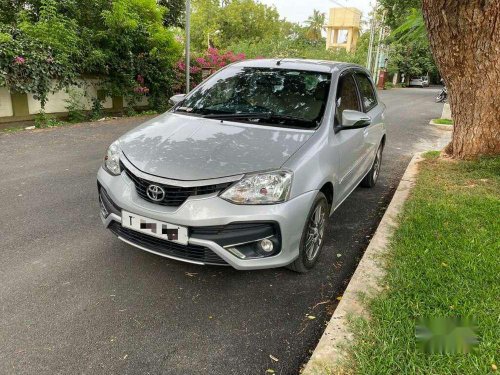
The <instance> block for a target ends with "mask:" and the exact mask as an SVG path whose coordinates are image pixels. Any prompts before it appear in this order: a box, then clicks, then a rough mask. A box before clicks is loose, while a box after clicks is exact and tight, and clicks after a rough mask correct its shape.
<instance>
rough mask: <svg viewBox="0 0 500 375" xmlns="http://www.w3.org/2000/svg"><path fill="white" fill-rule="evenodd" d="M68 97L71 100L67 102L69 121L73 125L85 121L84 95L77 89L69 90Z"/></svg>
mask: <svg viewBox="0 0 500 375" xmlns="http://www.w3.org/2000/svg"><path fill="white" fill-rule="evenodd" d="M68 95H69V98H68V99H66V100H65V102H66V103H67V104H66V106H65V108H66V110H67V111H68V121H69V122H73V123H74V122H82V121H85V117H86V116H85V105H84V102H83V100H84V95H83V94H82V93H81V92H80V91H77V90H75V89H68Z"/></svg>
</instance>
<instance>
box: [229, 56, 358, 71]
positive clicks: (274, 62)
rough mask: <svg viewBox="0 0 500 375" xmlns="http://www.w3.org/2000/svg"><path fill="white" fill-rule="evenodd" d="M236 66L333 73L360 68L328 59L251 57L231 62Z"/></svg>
mask: <svg viewBox="0 0 500 375" xmlns="http://www.w3.org/2000/svg"><path fill="white" fill-rule="evenodd" d="M232 66H237V67H252V68H276V69H295V70H309V71H314V72H324V73H333V72H336V71H340V70H342V69H344V68H348V67H352V68H361V69H362V70H364V71H366V70H365V69H364V68H363V67H361V66H360V65H357V64H352V63H346V62H340V61H330V60H310V59H253V60H243V61H239V62H236V63H234V64H232Z"/></svg>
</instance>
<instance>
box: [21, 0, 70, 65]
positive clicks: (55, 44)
mask: <svg viewBox="0 0 500 375" xmlns="http://www.w3.org/2000/svg"><path fill="white" fill-rule="evenodd" d="M20 16H21V22H20V23H19V29H20V30H21V31H22V32H24V34H25V35H26V36H27V37H28V38H31V39H33V40H36V41H38V42H39V43H41V44H44V45H46V46H49V47H50V49H51V51H52V52H53V53H55V54H58V56H59V59H60V60H64V62H66V63H67V62H69V61H70V59H71V57H72V56H74V55H77V54H78V52H79V37H78V35H77V25H76V22H75V21H74V20H70V19H68V18H67V17H65V16H64V15H62V14H61V13H59V12H58V9H57V2H56V0H42V2H41V6H40V13H39V16H38V20H37V21H36V22H34V23H33V22H31V21H30V20H29V18H28V14H27V13H26V12H21V13H20Z"/></svg>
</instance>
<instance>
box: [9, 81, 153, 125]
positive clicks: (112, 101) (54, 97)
mask: <svg viewBox="0 0 500 375" xmlns="http://www.w3.org/2000/svg"><path fill="white" fill-rule="evenodd" d="M52 83H53V84H55V83H56V82H52ZM98 91H99V81H98V80H97V79H86V80H82V81H80V82H79V83H78V85H75V86H71V87H69V88H64V89H62V90H59V91H57V92H55V93H50V94H49V95H48V97H47V102H46V103H45V112H46V113H57V114H60V113H65V112H67V109H66V106H67V105H68V103H67V100H68V99H70V92H73V93H76V95H74V96H76V97H77V98H78V99H79V101H80V103H81V104H82V107H83V108H85V110H90V109H91V108H92V98H95V97H97V96H98ZM23 98H24V99H23ZM16 100H17V101H16ZM14 104H16V106H15V108H16V110H14ZM102 105H103V108H104V109H108V110H115V111H120V110H122V109H123V108H124V107H126V106H127V105H128V103H127V102H126V100H124V99H123V98H121V97H120V98H111V97H107V98H105V100H104V101H103V102H102ZM147 105H148V98H147V97H143V98H141V100H140V101H138V102H137V103H136V106H139V107H145V106H147ZM20 109H21V110H20ZM41 109H42V106H41V103H40V101H38V100H36V99H35V98H34V97H33V94H27V95H24V94H12V93H10V92H9V90H8V89H7V88H6V87H0V122H9V121H18V120H26V119H29V116H33V115H36V114H37V113H39V112H40V110H41ZM16 111H17V112H16ZM14 112H16V113H17V115H16V116H14V114H15V113H14ZM20 112H22V113H23V115H22V116H19V113H20Z"/></svg>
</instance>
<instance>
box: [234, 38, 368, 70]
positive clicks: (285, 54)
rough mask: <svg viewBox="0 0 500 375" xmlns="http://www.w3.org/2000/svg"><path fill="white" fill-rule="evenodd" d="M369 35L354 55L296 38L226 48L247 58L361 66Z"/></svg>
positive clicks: (242, 42) (364, 59)
mask: <svg viewBox="0 0 500 375" xmlns="http://www.w3.org/2000/svg"><path fill="white" fill-rule="evenodd" d="M368 38H369V33H365V34H362V35H361V37H360V38H359V42H358V48H357V49H356V51H355V52H354V53H349V52H346V50H344V49H338V50H333V49H330V50H326V49H325V45H324V44H323V43H321V44H320V45H317V44H315V43H312V42H309V41H308V40H307V39H304V38H301V37H296V38H295V39H293V38H281V39H270V40H266V42H265V43H257V42H248V41H245V40H243V41H240V42H238V43H234V44H232V45H229V46H228V47H227V48H228V49H229V50H232V51H234V52H235V53H244V54H245V55H246V56H247V57H248V58H258V57H273V58H304V59H317V60H330V61H344V62H352V63H356V64H360V65H363V64H364V63H365V62H366V55H367V51H368Z"/></svg>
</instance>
